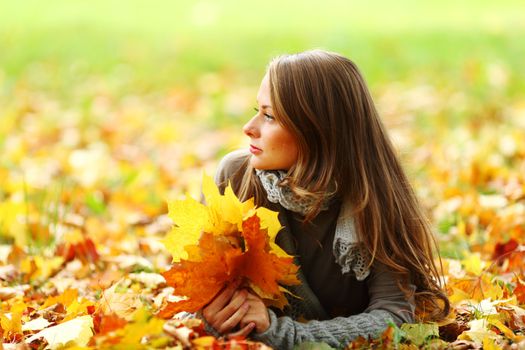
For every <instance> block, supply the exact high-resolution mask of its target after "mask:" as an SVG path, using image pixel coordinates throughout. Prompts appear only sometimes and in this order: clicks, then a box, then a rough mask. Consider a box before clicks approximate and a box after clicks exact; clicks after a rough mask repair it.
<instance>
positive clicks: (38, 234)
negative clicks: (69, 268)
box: [0, 0, 525, 257]
mask: <svg viewBox="0 0 525 350" xmlns="http://www.w3.org/2000/svg"><path fill="white" fill-rule="evenodd" d="M524 13H525V3H524V2H523V1H520V0H501V1H497V2H496V1H485V0H482V1H479V0H476V1H474V0H462V1H449V0H447V1H416V0H399V1H395V2H393V1H385V0H378V1H366V2H365V1H342V0H341V1H337V0H325V1H322V2H319V1H304V0H303V1H296V0H292V1H276V0H267V1H258V2H254V1H234V0H223V1H188V0H178V1H168V0H160V1H157V0H153V1H144V0H128V1H113V0H104V1H102V0H91V1H77V0H73V1H72V0H68V1H65V0H53V1H45V2H44V1H36V0H35V1H30V0H19V1H2V2H1V3H0V154H1V157H0V183H1V184H2V185H1V186H0V219H1V220H0V240H2V243H4V244H12V243H13V242H15V243H17V245H19V246H29V247H32V248H30V249H38V247H45V246H49V245H50V244H53V243H54V242H57V241H60V239H61V238H60V237H61V235H64V234H65V233H67V232H68V230H70V229H71V228H75V229H78V230H80V231H81V232H82V233H84V234H88V235H89V236H90V237H92V238H93V240H94V241H95V243H96V244H98V245H105V246H106V247H111V246H112V244H111V243H110V242H108V240H111V239H113V240H114V241H115V242H117V241H118V242H119V245H120V246H122V244H123V243H122V242H128V243H129V246H126V245H125V244H124V245H123V247H124V248H122V247H121V248H119V249H124V250H126V249H128V250H129V251H133V249H135V248H136V246H135V245H134V244H136V243H134V242H136V241H137V240H136V237H137V236H138V237H144V236H147V235H149V234H151V233H152V232H153V233H155V232H160V233H161V232H163V230H165V227H166V226H162V220H161V219H159V218H162V217H163V214H164V213H166V211H167V208H166V199H168V198H177V197H180V196H182V195H183V194H185V193H189V194H190V195H192V196H194V197H197V196H198V195H199V193H200V184H201V179H202V173H203V171H206V172H207V173H208V174H213V173H214V170H215V167H216V164H217V161H218V160H219V159H220V157H221V156H223V155H224V154H226V153H227V152H229V151H231V150H233V149H236V148H238V147H243V146H244V145H246V142H247V140H246V138H245V137H244V136H243V134H242V131H241V127H242V125H243V123H244V122H246V121H247V120H248V119H249V118H250V117H251V115H252V114H253V111H252V108H253V107H254V106H255V96H256V93H257V89H258V85H259V82H260V79H261V78H262V76H263V75H264V71H265V66H266V64H267V63H268V61H269V60H270V59H271V58H272V57H273V56H275V55H278V54H282V53H293V52H297V51H303V50H307V49H312V48H322V49H326V50H330V51H336V52H340V53H342V54H344V55H346V56H347V57H349V58H350V59H352V60H353V61H354V62H356V64H357V65H358V66H359V67H360V68H361V70H362V72H363V74H364V76H365V78H366V79H367V81H368V83H369V86H370V88H371V91H372V94H373V96H374V99H375V101H376V103H377V106H378V108H379V110H380V112H381V115H382V117H383V119H384V121H385V123H386V125H387V127H388V129H389V131H390V133H391V136H392V138H393V139H394V142H395V144H396V146H397V147H398V149H399V151H400V154H401V157H402V159H403V161H404V163H405V165H406V169H407V171H408V173H409V176H410V178H411V179H412V181H413V183H414V185H415V186H416V190H417V192H418V194H419V196H420V198H421V200H422V202H423V204H424V205H425V207H426V208H427V209H428V212H429V215H430V217H431V218H432V220H433V224H434V227H435V230H436V233H437V234H439V237H440V244H441V247H442V252H443V253H444V254H445V255H446V256H451V257H461V256H462V254H463V253H462V252H464V251H466V250H471V251H479V252H480V253H481V254H491V253H492V251H493V250H494V244H496V243H497V242H501V241H505V240H508V239H511V238H512V237H520V234H523V227H524V224H523V216H524V214H523V213H524V212H525V211H524V209H523V201H524V197H523V193H524V191H525V185H524V184H525V180H524V176H523V174H524V173H525V166H524V159H525V145H524V144H523V139H524V136H525V132H524V130H525V96H524V91H525V79H524V78H525V65H524V64H523V62H524V61H523V59H524V57H525V46H524V45H523V38H524V37H525V21H524V20H523V14H524ZM152 225H157V226H153V228H152ZM159 225H160V226H159ZM159 227H161V228H159ZM148 230H149V231H148ZM108 233H111V234H108ZM126 237H128V238H126ZM520 239H521V238H520ZM35 247H36V248H35ZM99 249H100V248H99ZM0 257H1V256H0Z"/></svg>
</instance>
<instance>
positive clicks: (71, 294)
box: [40, 289, 95, 322]
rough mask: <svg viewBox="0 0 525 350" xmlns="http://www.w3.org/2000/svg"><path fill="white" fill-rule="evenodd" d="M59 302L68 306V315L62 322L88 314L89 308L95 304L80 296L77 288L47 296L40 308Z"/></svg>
mask: <svg viewBox="0 0 525 350" xmlns="http://www.w3.org/2000/svg"><path fill="white" fill-rule="evenodd" d="M57 303H60V304H62V305H64V307H65V308H66V316H65V317H64V319H63V320H62V322H65V321H69V320H72V319H74V318H75V317H77V316H79V315H85V314H88V308H89V307H90V306H93V305H95V304H94V303H93V302H91V301H89V300H87V299H85V298H79V297H78V291H77V290H76V289H66V290H65V291H64V293H62V294H60V295H58V296H56V297H50V298H47V299H46V301H45V302H44V304H43V305H42V306H41V307H40V309H41V310H43V309H45V308H47V307H49V306H51V305H54V304H57Z"/></svg>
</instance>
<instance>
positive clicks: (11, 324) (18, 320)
mask: <svg viewBox="0 0 525 350" xmlns="http://www.w3.org/2000/svg"><path fill="white" fill-rule="evenodd" d="M26 308H27V306H26V304H25V303H24V302H22V301H20V302H17V303H15V304H14V305H13V306H12V307H11V309H10V312H9V313H8V314H3V313H0V325H1V326H2V329H3V330H4V332H7V333H11V334H16V333H22V314H23V313H24V311H25V310H26Z"/></svg>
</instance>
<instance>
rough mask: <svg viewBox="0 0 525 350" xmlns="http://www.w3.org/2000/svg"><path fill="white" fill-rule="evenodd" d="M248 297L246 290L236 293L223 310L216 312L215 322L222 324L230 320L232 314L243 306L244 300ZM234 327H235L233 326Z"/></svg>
mask: <svg viewBox="0 0 525 350" xmlns="http://www.w3.org/2000/svg"><path fill="white" fill-rule="evenodd" d="M247 297H248V292H247V291H246V290H244V289H243V290H238V291H236V292H235V293H234V294H233V296H232V298H231V300H230V302H229V303H228V304H227V305H226V306H224V308H223V309H222V310H221V311H219V312H217V313H216V314H215V316H214V318H215V320H216V321H217V322H218V323H224V322H226V321H227V320H228V319H230V318H231V317H232V316H233V314H235V313H236V312H237V311H238V310H239V309H240V308H241V306H242V305H243V303H244V302H245V301H246V298H247ZM234 326H235V325H234Z"/></svg>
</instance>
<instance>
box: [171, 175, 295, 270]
mask: <svg viewBox="0 0 525 350" xmlns="http://www.w3.org/2000/svg"><path fill="white" fill-rule="evenodd" d="M202 183H203V194H204V198H205V199H206V203H207V205H203V204H202V203H200V202H198V201H197V200H195V199H192V198H191V197H189V196H187V197H186V199H184V200H178V201H173V202H169V203H168V209H169V214H168V215H169V217H170V218H171V219H172V220H173V222H174V223H175V226H174V227H173V228H172V230H171V231H170V232H169V233H168V234H167V235H166V237H165V238H164V240H163V243H164V245H165V246H166V249H167V250H168V251H169V252H170V253H171V255H172V256H173V261H174V262H179V261H180V260H181V259H187V258H188V252H187V250H186V248H187V247H188V246H194V245H197V244H198V241H199V238H200V237H201V235H202V233H203V232H207V233H212V234H216V235H217V234H218V235H231V234H235V233H238V232H241V231H242V224H243V220H245V219H247V218H248V217H251V216H253V215H254V214H257V216H258V217H259V218H260V219H261V229H267V231H268V236H269V238H270V241H269V244H270V248H271V252H272V253H274V254H276V255H277V256H279V257H285V258H289V257H291V256H290V255H288V254H286V252H285V251H284V250H283V249H281V248H280V247H279V246H278V245H277V244H276V243H275V238H276V236H277V233H278V232H279V231H280V229H281V224H280V222H279V219H278V213H277V212H274V211H271V210H269V209H267V208H263V207H260V208H256V207H255V204H254V201H253V199H249V200H247V201H244V202H241V201H240V200H239V199H238V198H237V197H236V196H235V193H234V192H233V189H232V187H231V184H228V186H227V187H226V189H225V191H224V195H221V194H220V193H219V189H218V188H217V186H216V185H215V183H214V181H213V179H212V178H211V177H209V176H206V175H203V181H202ZM190 249H191V248H190Z"/></svg>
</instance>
